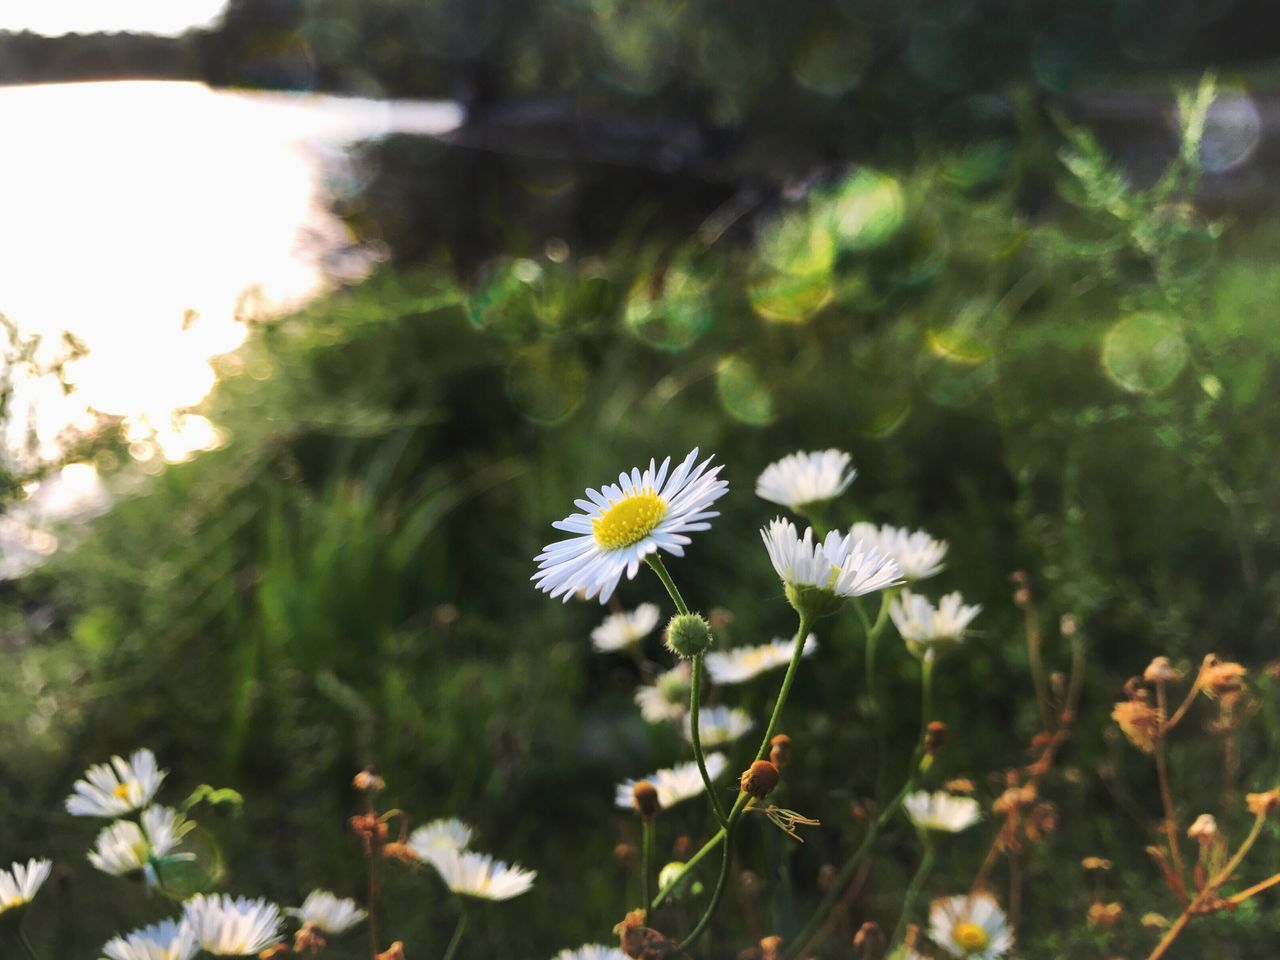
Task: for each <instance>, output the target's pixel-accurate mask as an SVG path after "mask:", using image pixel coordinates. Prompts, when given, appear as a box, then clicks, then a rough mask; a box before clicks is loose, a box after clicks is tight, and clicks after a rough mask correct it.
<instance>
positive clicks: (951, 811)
mask: <svg viewBox="0 0 1280 960" xmlns="http://www.w3.org/2000/svg"><path fill="white" fill-rule="evenodd" d="M902 805H903V806H904V807H906V808H907V816H909V817H910V818H911V822H912V823H914V824H915V825H916V826H917V827H919V828H920V829H921V830H939V831H942V832H943V833H959V832H960V831H961V830H966V829H968V828H969V827H971V826H973V825H974V824H975V823H977V822H978V820H980V819H981V817H982V813H981V810H980V809H979V807H978V801H977V800H975V799H973V797H957V796H955V795H953V794H950V793H946V792H944V791H942V790H939V791H938V792H937V793H929V792H927V791H925V790H919V791H917V792H915V793H913V794H911V795H909V796H908V797H907V798H906V799H905V800H903V801H902Z"/></svg>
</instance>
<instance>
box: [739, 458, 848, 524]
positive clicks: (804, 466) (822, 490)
mask: <svg viewBox="0 0 1280 960" xmlns="http://www.w3.org/2000/svg"><path fill="white" fill-rule="evenodd" d="M849 460H850V457H849V454H847V453H845V452H844V451H843V450H822V451H815V452H813V453H803V452H801V453H793V454H790V455H788V456H785V457H783V458H782V459H781V460H778V461H776V462H774V463H771V464H769V465H768V466H767V467H765V468H764V470H763V471H762V472H761V474H760V477H759V479H757V480H756V496H757V497H760V498H761V499H762V500H768V501H769V502H770V503H776V504H779V505H781V506H784V507H786V508H787V509H789V510H794V511H796V512H797V513H800V512H803V511H804V510H805V509H807V508H810V507H813V506H817V505H819V504H823V503H826V502H827V501H828V500H834V499H835V498H836V497H838V496H839V495H840V494H842V493H844V492H845V490H847V489H849V484H851V483H853V478H854V477H856V476H857V475H858V471H857V470H855V469H854V468H853V467H851V466H850V465H849Z"/></svg>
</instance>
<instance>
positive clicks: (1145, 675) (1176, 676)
mask: <svg viewBox="0 0 1280 960" xmlns="http://www.w3.org/2000/svg"><path fill="white" fill-rule="evenodd" d="M1142 679H1143V680H1145V681H1147V683H1173V682H1174V681H1175V680H1181V679H1182V674H1181V673H1180V672H1178V671H1177V670H1175V669H1174V668H1173V663H1172V662H1171V661H1170V660H1169V658H1168V657H1156V658H1155V659H1154V660H1152V661H1151V663H1150V664H1148V666H1147V669H1146V670H1144V671H1143V672H1142Z"/></svg>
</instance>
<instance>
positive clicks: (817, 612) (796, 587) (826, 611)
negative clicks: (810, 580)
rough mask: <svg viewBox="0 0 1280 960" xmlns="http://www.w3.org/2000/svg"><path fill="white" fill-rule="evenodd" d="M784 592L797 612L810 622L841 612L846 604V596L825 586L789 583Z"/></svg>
mask: <svg viewBox="0 0 1280 960" xmlns="http://www.w3.org/2000/svg"><path fill="white" fill-rule="evenodd" d="M783 592H784V593H785V594H786V596H787V602H788V603H790V604H791V606H792V607H793V608H794V609H795V611H796V613H798V614H800V616H801V617H802V618H803V619H805V620H807V621H809V622H810V623H812V622H813V621H814V620H821V619H822V618H823V617H829V616H832V615H833V614H836V613H839V612H840V608H841V607H843V606H844V597H842V596H840V595H839V594H837V593H836V592H835V591H834V590H827V589H825V588H823V587H812V586H807V585H804V584H797V583H787V584H786V585H785V587H784V589H783Z"/></svg>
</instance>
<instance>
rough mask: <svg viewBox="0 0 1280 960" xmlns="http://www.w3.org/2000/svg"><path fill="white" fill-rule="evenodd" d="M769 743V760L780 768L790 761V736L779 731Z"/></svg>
mask: <svg viewBox="0 0 1280 960" xmlns="http://www.w3.org/2000/svg"><path fill="white" fill-rule="evenodd" d="M769 744H770V747H769V762H770V763H772V764H773V765H774V766H775V767H777V768H778V769H779V770H781V769H782V768H783V767H785V766H786V765H787V764H788V763H790V762H791V738H790V737H788V736H787V735H786V734H785V733H779V734H776V735H775V736H774V737H773V739H772V740H770V741H769Z"/></svg>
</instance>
